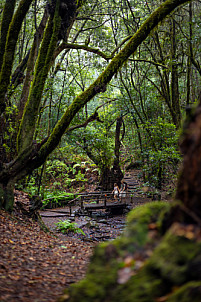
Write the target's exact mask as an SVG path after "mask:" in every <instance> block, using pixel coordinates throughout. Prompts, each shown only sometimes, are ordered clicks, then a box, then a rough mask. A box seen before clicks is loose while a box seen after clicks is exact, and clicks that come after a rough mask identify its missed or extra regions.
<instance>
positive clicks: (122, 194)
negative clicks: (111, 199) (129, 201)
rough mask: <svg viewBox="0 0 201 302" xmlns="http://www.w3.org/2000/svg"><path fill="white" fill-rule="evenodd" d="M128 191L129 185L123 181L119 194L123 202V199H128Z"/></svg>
mask: <svg viewBox="0 0 201 302" xmlns="http://www.w3.org/2000/svg"><path fill="white" fill-rule="evenodd" d="M127 189H128V185H127V183H126V182H125V181H124V180H123V179H122V180H121V188H120V194H119V196H120V198H121V200H122V199H123V198H125V197H126V193H127Z"/></svg>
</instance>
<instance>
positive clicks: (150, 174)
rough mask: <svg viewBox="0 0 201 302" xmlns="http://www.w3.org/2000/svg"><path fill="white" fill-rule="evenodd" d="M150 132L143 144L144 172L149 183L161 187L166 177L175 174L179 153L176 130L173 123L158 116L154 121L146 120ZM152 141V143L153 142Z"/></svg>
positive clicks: (179, 157) (179, 158)
mask: <svg viewBox="0 0 201 302" xmlns="http://www.w3.org/2000/svg"><path fill="white" fill-rule="evenodd" d="M146 127H147V129H149V131H150V133H151V140H150V137H146V139H145V141H144V142H145V145H144V150H145V151H144V157H145V160H146V161H145V165H144V168H143V170H144V172H145V174H146V176H147V182H149V185H151V186H154V187H156V188H159V189H160V188H161V186H162V184H163V183H164V182H165V180H166V179H167V178H171V177H173V176H175V174H176V173H177V167H178V163H179V162H180V160H181V155H180V153H179V150H178V145H177V142H178V132H177V131H176V127H175V125H173V124H172V123H168V122H165V121H164V120H162V118H160V117H159V118H158V119H156V120H155V122H153V121H152V122H147V123H146ZM153 141H154V145H153V143H152V142H153Z"/></svg>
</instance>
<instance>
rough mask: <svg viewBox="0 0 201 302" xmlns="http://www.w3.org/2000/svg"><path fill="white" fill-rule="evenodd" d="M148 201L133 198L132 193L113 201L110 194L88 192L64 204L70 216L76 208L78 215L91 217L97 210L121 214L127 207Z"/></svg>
mask: <svg viewBox="0 0 201 302" xmlns="http://www.w3.org/2000/svg"><path fill="white" fill-rule="evenodd" d="M147 201H148V200H147V199H146V200H145V198H139V197H135V196H134V195H133V193H129V192H128V193H126V197H119V198H117V199H114V196H113V194H112V193H111V192H103V191H102V192H89V193H81V194H79V195H78V196H77V197H76V198H74V199H73V200H71V201H69V202H68V203H67V204H66V207H69V213H70V215H72V213H73V209H75V208H77V209H78V212H79V213H80V214H85V215H91V214H92V213H93V212H96V211H99V210H106V211H108V212H110V213H111V214H116V213H121V212H123V210H124V209H126V208H129V206H131V205H132V206H137V205H141V204H144V203H145V202H147Z"/></svg>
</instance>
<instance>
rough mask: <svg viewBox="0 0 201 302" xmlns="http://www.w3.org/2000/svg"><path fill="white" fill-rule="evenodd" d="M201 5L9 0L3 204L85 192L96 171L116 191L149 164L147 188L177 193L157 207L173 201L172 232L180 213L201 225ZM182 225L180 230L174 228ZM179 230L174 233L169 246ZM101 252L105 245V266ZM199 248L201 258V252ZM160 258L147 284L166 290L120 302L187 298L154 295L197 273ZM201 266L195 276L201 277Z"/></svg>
mask: <svg viewBox="0 0 201 302" xmlns="http://www.w3.org/2000/svg"><path fill="white" fill-rule="evenodd" d="M200 11H201V1H199V0H195V1H187V0H167V1H161V0H153V1H141V0H120V1H116V0H109V1H104V0H99V1H98V0H96V1H88V0H82V1H81V0H51V1H41V0H35V1H32V0H3V1H1V3H0V22H1V23H0V24H1V25H0V26H1V27H0V208H1V209H4V210H6V211H7V212H12V211H13V206H14V192H15V190H21V191H25V192H28V193H29V194H30V196H39V197H40V199H43V200H48V198H51V197H52V196H56V198H59V196H63V195H65V196H67V195H66V194H67V193H68V196H70V195H71V194H73V193H74V191H76V190H77V187H76V184H78V185H79V191H81V190H85V185H86V184H87V182H88V181H89V178H86V176H87V172H88V175H89V174H90V175H97V176H98V183H97V186H99V187H100V188H101V189H102V190H104V191H108V190H109V191H112V189H113V185H114V182H117V183H118V184H119V183H120V181H121V179H122V178H123V176H124V173H125V171H126V169H129V168H138V169H139V170H140V175H139V177H140V178H141V181H142V183H143V186H144V188H145V189H144V192H147V188H148V191H149V188H151V192H152V194H153V192H156V193H157V194H158V196H159V195H160V192H161V191H162V190H164V189H165V191H166V193H167V194H169V195H171V196H172V194H173V193H174V196H175V199H176V200H177V203H176V204H174V205H173V206H172V207H171V208H168V209H167V207H166V205H165V206H164V204H163V203H161V205H157V206H156V207H155V206H153V208H152V206H150V208H151V211H152V213H154V214H153V215H152V216H154V217H156V216H157V217H158V215H159V210H161V209H163V210H164V208H165V210H164V211H165V214H164V217H163V218H160V221H162V222H161V236H163V235H164V234H166V232H168V230H169V229H171V226H172V225H173V223H175V222H177V223H187V224H192V225H194V226H196V227H200V224H201V207H200V204H199V203H200V198H201V183H200V182H201V177H200V173H201V166H200V164H201V162H200V159H201V155H200V148H201V147H200V139H201V134H200V133H201V124H200V119H201V116H200V114H201V113H200V106H201V105H200V104H201V94H200V76H201V66H200V60H201V57H200V56H201V52H200V38H201V37H200V36H201V31H200V28H201V20H200ZM182 161H183V164H182ZM179 169H180V173H179V174H178V171H179ZM142 192H143V188H142ZM35 200H37V199H35ZM40 206H41V205H40ZM133 215H134V217H135V214H133ZM147 215H148V216H149V214H147ZM145 216H146V214H145ZM140 217H141V216H140ZM138 218H139V217H138ZM149 218H150V217H149ZM152 218H153V217H152ZM154 219H155V220H156V218H154ZM132 220H134V218H130V221H131V222H132ZM145 220H146V219H145ZM155 220H154V223H156V221H155ZM146 222H147V223H148V222H149V221H146ZM151 222H153V221H151ZM143 223H144V221H143ZM139 228H140V227H139ZM131 229H132V227H131ZM182 230H183V233H182V234H186V233H188V230H186V229H185V230H184V229H182ZM180 231H181V229H180V228H179V227H178V226H177V228H175V227H174V231H173V235H174V236H175V237H176V236H177V235H178V236H180V233H181V232H180ZM129 232H130V233H132V232H131V230H130V231H129V230H128V233H129ZM135 232H137V231H136V230H134V233H135ZM179 232H180V233H179ZM196 232H197V229H196V231H195V233H196ZM130 233H129V234H130ZM196 234H197V233H196ZM138 235H139V234H138ZM138 235H136V236H137V237H138ZM129 236H130V237H132V236H131V235H129ZM129 236H128V237H129ZM139 236H141V235H139ZM174 236H173V237H174ZM195 237H196V235H195V236H194V237H193V239H195ZM186 238H187V239H189V240H191V239H192V238H189V237H188V236H186ZM177 239H178V238H176V239H175V241H174V242H172V240H173V239H171V238H170V237H167V238H166V241H165V243H164V245H165V244H166V245H167V246H171V245H172V244H173V245H174V244H177ZM139 241H140V240H139ZM142 241H143V240H142ZM198 241H199V240H198ZM140 242H141V241H140ZM144 242H145V241H143V243H144ZM138 243H139V242H138ZM138 243H136V245H138ZM178 243H179V244H180V242H178ZM129 244H130V243H128V242H126V243H125V242H123V243H122V242H121V243H120V246H121V248H123V249H124V248H125V246H126V247H127V248H129ZM196 244H197V245H196ZM196 244H195V246H196V251H199V248H200V246H199V244H198V243H196ZM117 245H118V244H117ZM109 246H110V245H109ZM114 246H115V244H114ZM114 246H113V247H112V250H111V251H110V248H108V251H107V247H106V253H107V252H108V253H109V258H108V259H109V260H108V261H110V256H111V259H112V258H117V256H116V255H117V254H118V252H117V251H116V248H117V247H116V246H115V247H114ZM122 246H123V247H122ZM161 249H162V251H163V247H161ZM184 249H185V248H184ZM158 251H159V252H158V253H159V254H160V248H159V250H158ZM171 253H172V251H171V252H170V254H171ZM161 254H162V252H161ZM101 255H102V250H101V249H100V250H98V251H97V254H95V256H94V259H95V260H94V261H95V263H96V261H97V259H98V258H99V256H100V257H101ZM157 255H158V254H157V252H156V255H155V258H157V257H158V256H157ZM179 255H180V254H179ZM193 257H197V258H196V259H197V260H196V261H197V262H196V261H195V263H196V264H199V265H200V262H199V261H200V260H199V259H198V258H199V257H198V253H197V254H196V252H195V255H193V256H192V258H193ZM155 258H153V259H152V263H151V264H150V263H149V264H148V266H147V267H145V269H144V271H143V272H144V273H143V274H145V275H146V276H147V277H146V278H147V279H146V278H145V279H146V280H145V281H144V282H145V284H147V283H146V282H148V283H149V280H148V279H151V278H156V275H157V278H158V279H159V278H161V280H162V281H161V284H162V287H161V291H160V293H159V292H157V294H156V293H155V291H154V288H155V287H157V288H158V286H159V283H160V282H159V283H157V284H153V283H151V288H152V290H150V291H149V289H147V288H148V286H147V287H146V286H145V287H146V290H147V296H148V298H146V299H147V300H146V299H144V300H143V299H142V300H140V294H139V295H138V291H137V290H136V293H135V295H136V296H135V295H134V296H132V297H131V298H128V300H125V296H126V294H125V296H124V297H123V298H121V301H149V302H150V301H177V300H171V298H170V300H168V298H167V299H164V300H154V299H155V297H159V296H160V297H161V296H162V295H163V294H164V295H166V294H167V292H168V293H169V292H170V291H171V290H172V291H174V290H173V285H174V284H175V286H180V285H181V284H183V283H185V282H186V280H187V279H185V280H182V281H181V280H180V279H179V277H178V280H179V281H178V283H177V282H176V281H175V279H177V278H176V277H174V276H173V277H172V279H171V278H170V279H168V278H166V276H165V273H164V275H163V276H162V275H160V274H158V272H159V270H160V268H159V265H158V266H157V265H156V263H155V262H154V261H155V260H154V259H155ZM178 258H179V256H178ZM182 259H183V260H181V261H183V262H182V264H183V263H186V262H185V261H186V258H185V257H184V256H183V258H182ZM193 259H194V258H193ZM190 260H192V259H190ZM111 261H112V260H111ZM132 261H133V260H132ZM175 261H176V262H177V261H179V260H178V259H176V260H175ZM97 262H98V261H97ZM103 262H104V261H103ZM111 263H112V262H111ZM111 263H110V265H111ZM195 263H194V264H192V263H191V262H190V264H189V263H188V265H192V267H193V265H196V264H195ZM99 264H100V263H99ZM182 264H181V266H182ZM101 265H102V264H101ZM128 266H129V267H130V264H129V265H128ZM192 267H191V268H192ZM188 269H189V267H188ZM117 270H118V269H117ZM164 270H165V271H166V269H164ZM181 270H182V269H181ZM94 271H95V270H93V267H92V268H91V272H92V278H93V273H94ZM97 271H98V269H97ZM168 273H169V272H168ZM188 273H189V270H187V271H185V270H184V275H185V274H186V275H187V274H188ZM178 274H179V273H178ZM199 274H200V271H199V270H198V272H195V276H194V275H193V276H191V275H190V277H189V280H194V279H195V280H200V275H199ZM133 275H135V274H134V273H133V272H132V276H133ZM164 276H165V277H164ZM130 277H131V276H130ZM130 277H129V279H128V283H126V282H125V283H126V285H125V284H124V285H120V286H119V287H117V290H116V291H115V292H114V293H113V292H112V291H109V298H111V300H110V301H116V300H115V299H116V298H117V297H118V296H119V295H120V292H121V290H123V291H125V292H126V290H129V291H130V290H131V287H132V286H131V284H130V283H131V282H130V281H129V280H131V279H132V280H133V277H131V279H130ZM191 277H192V278H191ZM90 278H91V277H89V280H90ZM134 278H135V277H134ZM140 278H142V276H140V277H139V280H142V279H140ZM143 278H144V275H143ZM158 279H157V280H158ZM166 279H167V280H168V282H169V283H168V282H167V283H168V285H167V287H168V289H167V287H166V286H165V282H166ZM89 280H88V281H86V282H88V284H89V287H90V282H89ZM139 280H138V279H137V277H136V283H135V287H136V288H137V287H138V286H139V284H140V281H139ZM143 280H144V279H143ZM189 280H187V281H189ZM129 282H130V283H129ZM174 282H175V283H174ZM182 282H183V283H182ZM83 284H84V286H83V288H84V289H83V288H82V284H81V285H80V288H79V285H78V289H80V290H81V293H82V291H83V293H84V295H86V301H109V300H107V297H105V296H104V295H105V294H104V293H103V296H102V298H101V295H100V298H99V299H100V300H93V298H92V300H90V298H89V297H88V296H87V294H88V292H87V287H86V292H85V286H86V284H85V281H83ZM108 284H109V285H108V286H111V287H112V286H113V285H112V284H113V283H112V282H111V283H110V282H109V283H108ZM130 286H131V287H130ZM106 287H107V286H106ZM146 290H145V292H146ZM95 291H96V289H95ZM97 292H99V288H98V287H97ZM106 293H107V294H108V291H107V288H106ZM71 294H72V301H81V300H80V297H79V294H78V295H77V294H76V293H74V290H72V292H71ZM93 294H94V295H95V296H96V295H97V293H96V292H95V293H93ZM93 294H92V296H93ZM74 296H75V298H73V297H74ZM89 296H90V294H89ZM95 296H94V297H95ZM177 298H178V296H177V295H176V299H177ZM73 299H74V300H73ZM101 299H102V300H101ZM129 299H131V300H129ZM132 299H134V300H132ZM173 299H174V298H173ZM83 301H85V300H83ZM119 301H120V300H119ZM187 301H190V300H187ZM196 301H199V300H196Z"/></svg>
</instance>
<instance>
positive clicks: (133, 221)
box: [123, 201, 170, 252]
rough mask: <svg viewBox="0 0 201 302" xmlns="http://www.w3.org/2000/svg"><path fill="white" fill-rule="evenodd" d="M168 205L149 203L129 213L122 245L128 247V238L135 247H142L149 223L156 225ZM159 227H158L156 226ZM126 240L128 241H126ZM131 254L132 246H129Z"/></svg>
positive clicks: (164, 203)
mask: <svg viewBox="0 0 201 302" xmlns="http://www.w3.org/2000/svg"><path fill="white" fill-rule="evenodd" d="M169 208H170V204H168V203H166V202H158V201H157V202H150V203H147V204H145V205H143V206H140V207H138V208H136V209H135V210H133V211H131V212H130V213H129V214H128V217H127V228H126V230H125V232H124V234H123V235H124V240H123V241H124V244H125V245H127V248H128V246H129V245H130V244H129V242H130V238H133V239H134V241H135V246H136V244H137V246H142V245H144V244H145V242H146V241H147V234H148V225H149V223H156V222H157V223H158V221H159V217H160V215H162V213H163V212H165V211H168V210H169ZM158 227H160V225H158ZM127 238H128V240H127ZM130 249H131V252H132V251H133V249H134V245H133V244H132V245H131V246H130Z"/></svg>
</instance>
